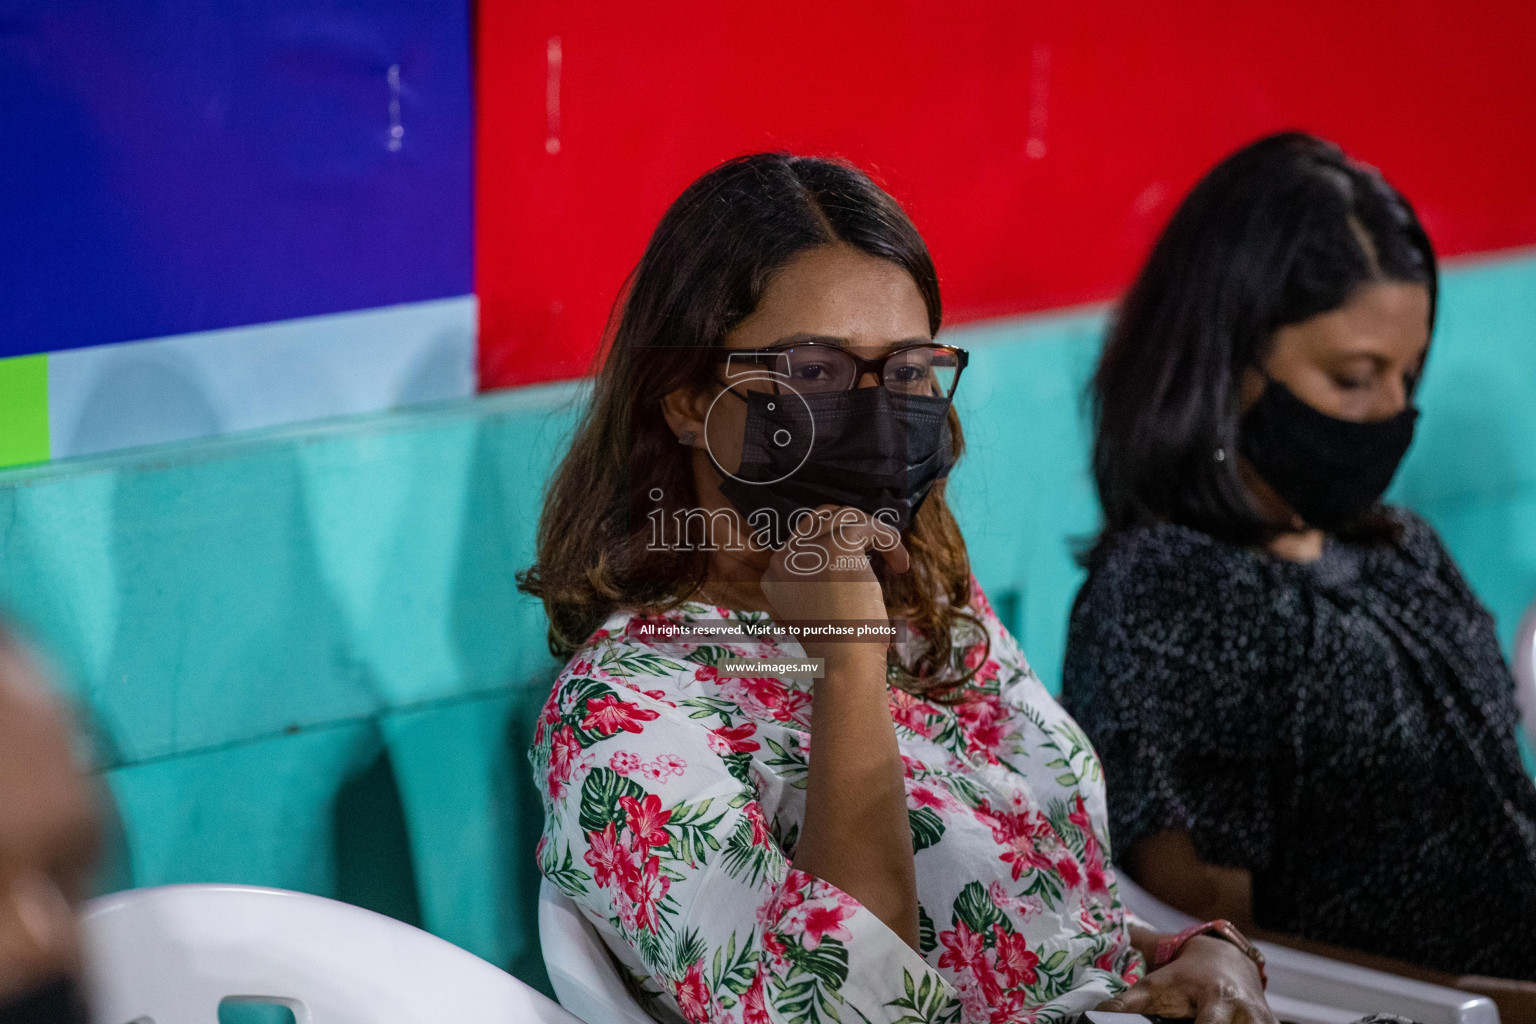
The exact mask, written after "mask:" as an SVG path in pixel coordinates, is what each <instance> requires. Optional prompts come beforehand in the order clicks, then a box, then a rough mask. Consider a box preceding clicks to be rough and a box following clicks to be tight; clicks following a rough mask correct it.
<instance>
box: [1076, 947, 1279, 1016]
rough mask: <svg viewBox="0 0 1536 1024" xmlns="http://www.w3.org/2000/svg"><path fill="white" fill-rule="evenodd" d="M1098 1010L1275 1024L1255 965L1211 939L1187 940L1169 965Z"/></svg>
mask: <svg viewBox="0 0 1536 1024" xmlns="http://www.w3.org/2000/svg"><path fill="white" fill-rule="evenodd" d="M1098 1008H1099V1009H1100V1010H1106V1011H1109V1012H1112V1013H1140V1014H1147V1015H1155V1016H1159V1017H1174V1018H1184V1019H1189V1018H1193V1019H1194V1021H1195V1024H1276V1020H1275V1015H1274V1013H1273V1012H1271V1011H1270V1008H1269V1004H1268V1003H1267V1002H1265V1000H1264V983H1263V980H1262V978H1261V977H1260V975H1259V968H1258V967H1257V965H1255V964H1254V962H1253V961H1252V960H1250V959H1249V958H1248V956H1247V955H1246V954H1244V953H1243V951H1242V950H1240V949H1238V948H1237V947H1236V946H1234V945H1233V944H1232V943H1230V942H1228V941H1226V940H1225V939H1221V938H1217V937H1216V936H1214V935H1197V936H1195V937H1194V938H1192V939H1190V940H1189V941H1188V942H1186V943H1184V944H1183V947H1182V948H1181V949H1180V950H1179V953H1178V956H1177V957H1176V958H1175V959H1174V960H1173V961H1172V962H1171V963H1169V964H1167V965H1166V966H1164V967H1160V968H1158V969H1157V970H1154V971H1152V972H1150V973H1149V974H1147V976H1146V977H1144V978H1142V979H1141V981H1139V982H1137V983H1136V984H1135V985H1134V986H1132V987H1131V988H1130V989H1127V990H1126V991H1125V992H1122V993H1121V994H1120V995H1119V996H1117V997H1116V998H1114V999H1111V1000H1109V1001H1108V1002H1106V1003H1102V1004H1100V1006H1099V1007H1098Z"/></svg>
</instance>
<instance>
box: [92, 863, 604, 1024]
mask: <svg viewBox="0 0 1536 1024" xmlns="http://www.w3.org/2000/svg"><path fill="white" fill-rule="evenodd" d="M81 920H82V930H83V932H84V942H85V952H86V991H87V995H88V997H89V999H90V1001H91V1017H92V1020H93V1022H94V1024H216V1022H217V1021H218V1019H219V1003H220V1002H221V1001H223V1000H224V999H226V998H231V997H232V998H235V999H238V1000H241V1001H253V1002H268V1003H281V1004H283V1005H284V1006H287V1007H288V1008H289V1009H291V1010H292V1011H293V1015H294V1019H295V1020H296V1021H297V1022H298V1024H442V1022H445V1021H453V1022H455V1024H460V1022H462V1024H471V1022H480V1021H484V1022H486V1024H493V1022H494V1024H576V1021H575V1018H574V1017H572V1016H571V1015H570V1014H569V1013H567V1012H565V1011H564V1010H562V1009H561V1008H560V1007H559V1006H557V1005H556V1004H555V1003H554V1002H552V1001H551V1000H550V999H548V998H546V997H545V996H543V995H541V994H540V993H538V992H536V991H534V990H533V989H531V988H529V987H528V986H527V985H525V984H523V983H522V982H520V981H518V980H517V979H516V978H514V977H512V975H510V974H508V973H506V972H505V971H502V970H501V969H499V968H497V967H495V966H493V965H491V964H489V963H487V962H486V961H484V960H482V959H480V958H479V957H477V956H475V955H474V954H473V953H470V952H467V951H466V950H463V949H460V948H459V947H458V946H455V945H453V944H452V943H450V942H446V941H444V940H442V939H439V938H437V937H436V936H434V935H429V934H427V933H426V932H424V931H421V930H420V929H418V928H412V927H411V926H410V925H408V924H404V923H402V922H400V921H396V920H394V919H393V918H388V917H385V916H383V915H382V914H375V913H373V912H372V911H369V910H363V909H362V908H360V907H354V906H350V905H348V904H346V903H338V902H337V901H335V900H328V899H324V898H322V897H319V896H310V895H306V894H304V893H296V892H285V891H283V890H281V889H257V888H252V887H249V886H239V885H171V886H165V887H163V888H157V889H136V890H130V891H128V892H120V893H114V894H113V895H110V896H104V897H102V898H100V899H96V900H92V901H91V902H90V903H88V904H87V905H86V907H85V910H84V913H83V915H82V919H81Z"/></svg>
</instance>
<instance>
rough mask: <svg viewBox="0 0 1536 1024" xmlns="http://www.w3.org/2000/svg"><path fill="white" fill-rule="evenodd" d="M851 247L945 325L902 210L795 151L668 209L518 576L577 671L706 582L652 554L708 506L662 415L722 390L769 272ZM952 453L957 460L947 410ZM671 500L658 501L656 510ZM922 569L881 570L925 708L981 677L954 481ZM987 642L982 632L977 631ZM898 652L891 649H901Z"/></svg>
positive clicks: (754, 160) (835, 166) (696, 565)
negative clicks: (662, 531) (895, 272)
mask: <svg viewBox="0 0 1536 1024" xmlns="http://www.w3.org/2000/svg"><path fill="white" fill-rule="evenodd" d="M833 244H843V245H848V246H851V247H853V248H855V249H858V250H860V251H861V252H864V253H867V254H868V255H870V256H874V257H876V258H878V259H882V260H888V261H890V262H892V263H894V264H896V265H897V266H900V267H902V268H903V269H904V270H906V271H907V273H909V274H910V275H911V276H912V280H913V282H914V283H915V284H916V285H917V290H918V291H919V293H921V295H922V297H923V302H924V303H925V305H926V306H927V310H928V327H929V330H930V331H931V332H932V333H935V334H936V333H937V332H938V329H939V324H940V322H941V320H942V307H941V305H940V301H939V279H938V275H937V273H936V272H935V270H934V266H933V260H932V258H931V257H930V256H929V254H928V247H927V246H926V245H925V244H924V243H923V239H922V236H921V235H919V234H918V232H917V228H916V227H915V226H914V225H913V224H912V221H911V220H910V219H908V217H907V215H906V213H905V212H903V211H902V209H901V207H900V206H899V205H898V204H897V203H896V200H894V199H892V198H891V197H890V196H889V195H887V194H886V193H885V192H884V191H883V190H882V189H881V188H880V187H879V186H878V185H876V184H875V183H874V182H873V181H872V180H870V178H869V177H868V175H866V174H864V172H862V171H860V170H858V169H857V168H855V167H852V166H850V165H848V164H845V163H842V162H839V161H834V160H827V159H821V158H816V157H798V156H791V155H789V154H786V153H758V154H754V155H751V156H744V157H739V158H737V159H735V160H730V161H727V162H726V163H724V164H721V165H720V166H718V167H716V168H714V169H713V170H711V171H709V172H708V173H706V174H705V175H704V176H703V177H701V178H699V179H698V180H697V181H695V182H694V183H693V184H692V185H690V186H689V187H688V188H687V189H686V190H685V191H684V192H683V194H682V195H681V196H679V197H678V198H677V200H676V201H675V202H674V203H673V204H672V206H671V207H670V208H669V209H668V210H667V212H666V214H665V215H664V216H663V217H662V218H661V223H660V224H658V225H657V227H656V231H655V233H654V234H653V235H652V236H651V240H650V244H649V245H647V246H646V250H645V254H644V255H643V256H642V257H641V259H640V262H639V264H638V265H637V266H636V268H635V270H634V272H633V273H632V274H631V276H630V281H629V284H628V287H627V292H626V293H625V294H624V295H623V296H622V298H621V306H620V313H619V316H618V317H617V325H616V327H614V328H613V329H612V332H611V334H612V337H611V339H610V340H609V343H608V345H607V351H606V356H605V358H604V360H603V363H602V367H601V369H600V370H599V372H598V374H597V378H596V381H595V382H594V385H593V391H592V397H591V400H590V402H589V404H588V406H587V409H586V412H585V415H584V416H583V418H582V420H581V423H580V425H579V426H578V427H577V430H576V435H575V438H574V439H573V441H572V444H571V449H570V452H569V453H567V455H566V456H565V459H564V460H563V461H562V462H561V464H560V467H559V469H558V471H557V472H556V473H555V476H554V478H553V481H552V483H551V486H550V489H549V492H548V494H547V495H546V497H545V502H544V512H543V516H542V518H541V519H540V522H539V535H538V561H537V562H536V563H535V564H534V565H533V566H531V567H529V568H528V569H526V570H524V571H523V572H522V573H520V574H519V577H518V580H519V585H520V587H521V589H522V590H524V591H525V592H527V593H530V594H533V595H534V596H536V597H538V598H539V599H540V600H542V601H543V602H544V607H545V610H546V611H547V612H548V614H549V647H550V650H551V651H552V652H553V653H554V654H555V655H556V656H557V657H562V658H563V657H569V656H570V655H571V654H572V653H574V652H575V651H576V650H577V649H578V648H579V647H580V646H581V644H582V643H583V642H584V641H585V640H586V639H587V638H588V637H589V636H591V634H592V632H593V631H594V630H595V629H596V628H597V627H598V626H600V625H601V624H602V623H603V621H604V620H605V619H606V618H607V617H608V616H609V615H610V614H612V613H613V612H614V611H615V610H617V609H620V608H636V609H642V610H650V611H654V610H663V609H666V608H669V607H675V606H676V605H677V604H678V603H680V602H681V601H683V600H685V599H686V598H687V597H688V596H689V595H690V594H692V593H693V592H694V591H695V590H696V589H697V588H698V587H699V586H700V585H701V584H703V583H704V582H705V573H706V570H707V568H708V564H709V553H708V552H707V551H706V550H703V549H702V548H700V549H695V550H657V549H655V548H653V546H652V545H650V544H649V543H648V539H649V521H648V520H647V518H646V516H647V514H648V513H652V512H653V510H655V509H657V508H658V507H659V508H660V509H661V511H662V515H663V516H664V517H665V518H666V519H669V520H670V519H671V518H672V516H673V514H674V512H675V511H677V510H679V509H684V508H691V507H693V506H695V505H697V503H698V499H697V495H696V494H695V491H694V485H693V466H692V461H691V456H690V450H689V449H687V448H685V447H682V446H680V445H679V444H678V443H677V438H676V437H674V436H673V434H672V431H671V430H670V428H669V427H668V426H667V423H666V420H665V419H664V417H663V415H662V399H663V398H664V397H665V396H666V395H667V394H669V393H671V392H672V391H675V390H677V389H679V388H685V387H697V388H700V389H704V388H708V387H711V386H714V385H716V384H717V383H718V379H717V377H716V373H717V372H718V371H717V366H718V357H717V352H718V350H719V349H720V348H721V347H722V346H723V345H724V343H725V337H726V334H727V333H729V332H730V330H731V329H732V328H733V327H735V326H736V325H737V324H739V323H740V322H741V321H742V320H744V319H746V318H747V317H748V316H749V315H751V313H752V312H753V311H754V310H755V309H756V308H757V304H758V301H759V300H760V299H761V297H762V294H763V291H764V289H765V288H766V287H767V285H768V282H769V281H770V280H771V279H772V277H773V275H774V274H775V273H776V272H777V271H779V270H780V269H781V268H783V267H784V266H785V265H786V264H787V263H789V262H790V260H792V259H793V258H794V257H795V256H797V255H799V254H800V253H802V252H806V251H807V250H810V249H814V248H817V247H820V246H824V245H833ZM949 419H950V429H951V431H952V433H953V436H954V455H955V457H956V458H957V459H958V458H959V456H960V452H961V450H962V447H963V441H962V438H961V433H960V422H959V420H958V418H957V417H956V416H955V411H954V409H953V408H951V409H950V411H949ZM658 492H659V493H660V494H661V495H662V497H661V499H660V500H659V501H658V500H656V499H653V498H652V497H651V495H652V494H655V493H658ZM903 539H904V541H905V542H906V544H907V547H908V550H909V551H910V552H911V554H912V567H911V570H910V571H909V572H907V573H905V574H896V573H893V572H890V571H888V570H887V568H886V566H885V563H884V561H883V560H881V559H875V560H874V564H875V567H876V574H877V575H878V576H879V578H880V583H881V588H882V590H883V591H884V594H885V599H886V605H887V607H890V608H893V609H902V610H903V611H908V610H910V611H909V614H908V621H909V623H910V625H911V626H912V627H913V628H914V629H916V630H917V631H918V632H919V633H920V634H921V635H922V636H923V637H925V638H926V639H927V641H928V642H927V643H926V644H923V645H919V647H920V648H921V649H922V653H921V654H919V655H918V656H917V657H916V658H915V662H916V663H915V664H912V665H901V664H895V663H893V667H894V668H895V669H896V676H897V679H898V680H899V681H902V682H903V684H904V685H906V686H908V687H909V688H911V689H912V690H913V692H918V693H923V694H926V695H929V696H937V695H939V694H941V693H944V692H947V691H949V690H953V689H954V688H955V687H957V686H958V685H959V684H960V683H962V682H964V681H965V680H966V679H967V678H969V676H970V675H972V674H974V670H971V671H960V670H957V669H955V667H954V666H955V665H956V664H957V663H958V662H959V661H961V660H962V659H958V658H956V657H955V655H956V654H957V652H956V650H955V647H954V645H953V643H952V640H951V627H952V626H954V625H956V620H957V619H969V620H971V623H972V624H974V625H975V626H976V628H977V629H980V626H979V622H978V621H977V620H976V619H975V616H974V615H973V614H971V613H969V612H968V611H966V610H965V609H966V606H967V605H968V603H969V601H970V576H971V570H970V561H969V559H968V557H967V555H966V550H965V542H964V540H963V539H962V538H961V535H960V528H959V526H958V525H957V524H956V522H955V519H954V516H953V515H952V514H951V513H950V510H949V507H948V505H947V504H946V503H945V500H944V487H943V483H942V482H940V484H938V485H936V486H935V487H934V489H933V490H932V491H931V492H930V493H929V495H928V497H927V499H926V500H925V501H924V502H923V504H922V507H921V509H920V510H919V512H918V514H917V517H916V518H915V520H914V521H913V523H912V525H911V527H910V528H909V529H908V531H907V533H906V535H905V536H904V538H903ZM981 635H982V636H984V635H985V632H984V631H982V632H981ZM892 651H893V652H894V651H895V648H894V647H893V648H892Z"/></svg>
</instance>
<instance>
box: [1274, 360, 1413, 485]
mask: <svg viewBox="0 0 1536 1024" xmlns="http://www.w3.org/2000/svg"><path fill="white" fill-rule="evenodd" d="M1264 379H1265V381H1266V382H1267V383H1266V385H1265V391H1266V394H1265V395H1263V396H1261V398H1260V401H1261V402H1265V401H1267V402H1269V403H1272V404H1273V405H1275V406H1279V407H1280V408H1281V409H1282V410H1283V411H1284V413H1285V414H1286V415H1288V416H1289V417H1290V418H1291V419H1292V421H1293V422H1294V424H1295V427H1296V428H1298V429H1300V430H1303V431H1305V432H1306V434H1307V436H1308V439H1309V440H1310V441H1311V442H1312V444H1311V447H1314V448H1315V449H1317V450H1316V451H1315V452H1314V453H1313V454H1314V457H1318V458H1322V459H1324V460H1325V461H1328V462H1338V463H1344V464H1354V463H1358V462H1362V461H1374V460H1375V459H1376V458H1377V457H1378V456H1379V454H1380V453H1382V452H1391V451H1396V450H1397V449H1399V448H1400V447H1405V446H1406V440H1405V435H1406V437H1407V438H1410V439H1411V438H1412V436H1413V428H1414V425H1415V423H1416V421H1417V420H1418V417H1419V410H1418V407H1417V406H1415V405H1413V404H1412V403H1411V402H1410V403H1409V404H1408V405H1406V406H1404V407H1403V408H1402V409H1401V410H1399V411H1398V412H1396V413H1394V414H1393V415H1391V416H1388V417H1387V418H1385V419H1380V420H1349V419H1344V418H1343V417H1341V416H1332V415H1329V414H1328V413H1326V412H1323V411H1322V410H1321V409H1319V408H1317V407H1316V406H1315V405H1313V404H1312V403H1311V402H1308V401H1307V400H1306V399H1304V398H1302V397H1301V396H1300V395H1298V394H1296V392H1294V391H1292V390H1291V389H1290V388H1289V387H1287V386H1286V385H1285V384H1284V383H1283V382H1282V381H1279V380H1276V379H1275V378H1273V377H1270V376H1269V375H1268V374H1265V377H1264ZM1399 456H1401V452H1399Z"/></svg>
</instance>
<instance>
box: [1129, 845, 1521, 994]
mask: <svg viewBox="0 0 1536 1024" xmlns="http://www.w3.org/2000/svg"><path fill="white" fill-rule="evenodd" d="M1116 881H1117V883H1118V888H1119V890H1120V899H1121V901H1122V902H1123V903H1124V904H1125V908H1126V909H1127V910H1129V911H1130V912H1131V913H1133V914H1135V915H1136V916H1137V917H1139V918H1141V919H1142V920H1143V921H1145V922H1146V923H1147V924H1149V925H1151V926H1152V927H1153V928H1156V929H1157V930H1158V931H1164V932H1176V931H1182V930H1183V929H1185V928H1188V927H1189V926H1190V925H1191V924H1194V923H1195V918H1193V917H1190V916H1189V915H1188V914H1186V913H1184V912H1183V911H1181V910H1176V909H1175V908H1173V907H1170V906H1169V905H1168V904H1166V903H1164V902H1162V901H1161V900H1159V899H1158V898H1157V897H1156V896H1153V895H1152V894H1151V893H1149V892H1147V891H1146V890H1145V889H1143V888H1142V887H1141V886H1139V885H1137V884H1136V883H1135V882H1134V881H1132V880H1131V878H1130V876H1129V875H1127V874H1126V873H1125V870H1124V869H1123V868H1122V869H1121V870H1120V871H1119V872H1118V873H1117V876H1116ZM1258 946H1259V948H1260V949H1261V950H1263V951H1264V958H1265V960H1266V961H1267V962H1268V967H1267V970H1268V972H1269V989H1268V990H1267V992H1266V993H1265V994H1266V995H1267V997H1268V999H1269V1006H1270V1009H1272V1010H1273V1011H1274V1012H1275V1016H1276V1017H1278V1018H1279V1019H1281V1020H1283V1021H1289V1022H1291V1024H1348V1022H1350V1021H1355V1020H1358V1019H1359V1018H1360V1017H1361V1016H1363V1015H1366V1014H1373V1013H1395V1014H1398V1015H1400V1016H1403V1017H1407V1018H1409V1019H1410V1020H1415V1021H1419V1022H1420V1024H1499V1011H1498V1008H1497V1007H1495V1006H1494V1005H1493V1000H1491V999H1489V998H1487V997H1486V996H1478V995H1473V994H1472V993H1470V992H1463V991H1461V990H1460V989H1454V988H1444V987H1442V986H1440V985H1430V984H1428V983H1426V982H1422V981H1415V980H1414V979H1412V978H1404V977H1401V976H1399V975H1396V974H1387V973H1385V972H1383V971H1373V970H1370V969H1369V968H1365V967H1357V966H1356V965H1354V964H1348V963H1345V962H1344V961H1342V960H1331V959H1329V958H1328V957H1323V956H1317V955H1315V954H1312V953H1303V952H1302V951H1300V950H1298V949H1291V948H1289V947H1287V946H1277V945H1275V944H1274V943H1272V942H1260V943H1258Z"/></svg>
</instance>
